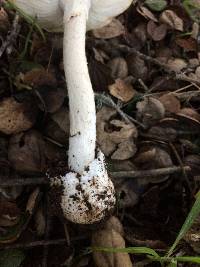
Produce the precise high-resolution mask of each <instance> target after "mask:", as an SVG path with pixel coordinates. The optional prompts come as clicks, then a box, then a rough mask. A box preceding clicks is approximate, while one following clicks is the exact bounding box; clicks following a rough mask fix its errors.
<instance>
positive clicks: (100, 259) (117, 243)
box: [92, 218, 133, 267]
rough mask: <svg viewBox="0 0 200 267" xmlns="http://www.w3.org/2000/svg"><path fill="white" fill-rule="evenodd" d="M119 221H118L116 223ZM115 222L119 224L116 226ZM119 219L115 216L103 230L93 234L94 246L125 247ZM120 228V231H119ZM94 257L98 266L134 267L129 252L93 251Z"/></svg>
mask: <svg viewBox="0 0 200 267" xmlns="http://www.w3.org/2000/svg"><path fill="white" fill-rule="evenodd" d="M116 222H117V223H116ZM115 224H117V225H116V226H115ZM119 224H120V222H119V220H118V219H117V218H115V221H114V220H113V219H112V222H111V223H110V224H109V222H107V224H106V226H105V228H104V229H103V230H98V231H96V232H95V233H93V235H92V246H93V247H94V248H95V247H110V248H125V241H124V239H123V237H122V235H121V231H122V230H121V228H122V226H120V227H119ZM119 230H120V232H118V231H119ZM93 259H94V262H95V265H96V266H97V267H102V266H103V267H132V266H133V265H132V262H131V259H130V256H129V254H128V253H104V252H98V251H93Z"/></svg>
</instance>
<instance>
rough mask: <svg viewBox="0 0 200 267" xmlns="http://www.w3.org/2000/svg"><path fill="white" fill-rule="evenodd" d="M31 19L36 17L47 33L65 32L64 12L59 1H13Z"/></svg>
mask: <svg viewBox="0 0 200 267" xmlns="http://www.w3.org/2000/svg"><path fill="white" fill-rule="evenodd" d="M11 1H12V2H13V3H14V4H15V5H16V6H17V7H18V8H20V9H21V10H22V11H23V12H24V13H26V14H28V15H29V16H31V17H36V18H37V20H38V22H39V24H40V26H41V27H42V28H44V29H46V30H47V31H51V32H59V31H62V30H63V11H62V8H61V7H60V5H59V2H60V1H59V0H11Z"/></svg>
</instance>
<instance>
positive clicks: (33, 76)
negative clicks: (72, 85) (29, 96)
mask: <svg viewBox="0 0 200 267" xmlns="http://www.w3.org/2000/svg"><path fill="white" fill-rule="evenodd" d="M23 82H24V83H25V84H27V85H30V86H32V87H36V88H37V87H40V86H44V85H46V86H48V85H49V86H51V87H52V86H54V87H56V85H57V81H56V78H55V75H54V73H53V72H52V71H46V70H45V69H43V68H42V69H33V70H31V71H29V72H27V73H25V74H24V75H23Z"/></svg>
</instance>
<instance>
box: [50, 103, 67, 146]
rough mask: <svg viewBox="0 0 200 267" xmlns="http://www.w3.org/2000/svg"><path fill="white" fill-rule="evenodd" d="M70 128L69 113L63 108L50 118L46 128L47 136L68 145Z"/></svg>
mask: <svg viewBox="0 0 200 267" xmlns="http://www.w3.org/2000/svg"><path fill="white" fill-rule="evenodd" d="M69 128H70V127H69V111H68V109H67V108H66V107H62V108H61V109H59V110H58V111H57V112H55V113H54V114H52V115H51V116H50V119H49V121H48V123H47V125H46V126H45V134H46V135H47V136H49V137H50V138H52V139H53V140H55V141H57V142H59V143H61V144H66V140H68V138H69Z"/></svg>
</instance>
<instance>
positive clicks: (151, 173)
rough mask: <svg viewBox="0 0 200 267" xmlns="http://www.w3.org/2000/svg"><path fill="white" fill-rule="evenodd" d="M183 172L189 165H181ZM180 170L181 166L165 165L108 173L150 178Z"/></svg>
mask: <svg viewBox="0 0 200 267" xmlns="http://www.w3.org/2000/svg"><path fill="white" fill-rule="evenodd" d="M183 169H184V171H185V172H188V171H190V170H191V169H190V167H189V166H184V167H183ZM179 172H182V167H176V166H171V167H166V168H160V169H154V170H145V171H143V170H142V171H120V172H111V173H110V175H111V176H112V177H114V178H124V177H126V178H135V179H136V178H137V179H139V178H144V177H145V178H151V177H152V176H154V177H155V176H162V175H169V174H174V173H179Z"/></svg>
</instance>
